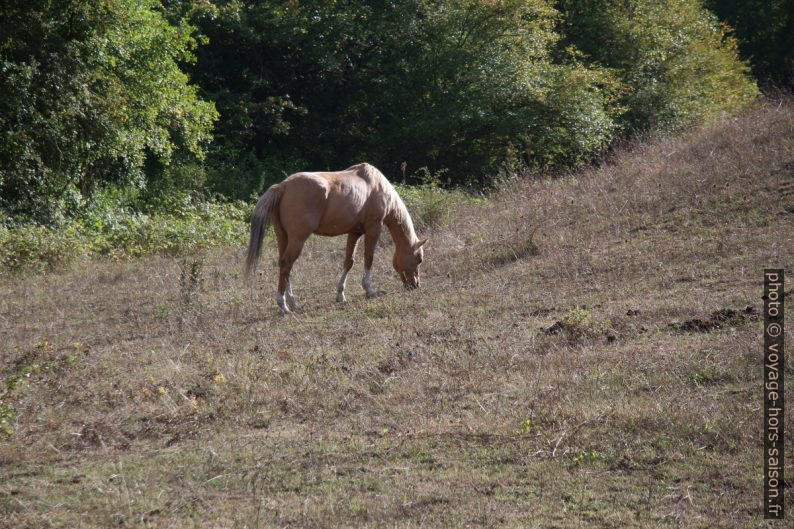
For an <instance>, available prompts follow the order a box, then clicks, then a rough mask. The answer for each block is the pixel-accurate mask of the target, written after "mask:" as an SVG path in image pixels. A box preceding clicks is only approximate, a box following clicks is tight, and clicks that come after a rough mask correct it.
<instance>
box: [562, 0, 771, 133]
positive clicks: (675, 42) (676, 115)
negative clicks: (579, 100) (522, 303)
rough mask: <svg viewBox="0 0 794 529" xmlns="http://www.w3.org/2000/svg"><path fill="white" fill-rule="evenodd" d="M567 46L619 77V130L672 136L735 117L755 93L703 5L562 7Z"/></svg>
mask: <svg viewBox="0 0 794 529" xmlns="http://www.w3.org/2000/svg"><path fill="white" fill-rule="evenodd" d="M560 5H561V8H562V10H563V13H564V24H563V27H564V34H565V40H564V42H565V44H573V45H575V46H576V47H577V48H578V49H580V50H581V51H582V52H584V53H585V54H586V55H587V56H588V57H589V58H590V62H591V63H592V64H597V65H600V66H606V67H608V68H610V69H612V71H614V72H615V73H616V74H617V75H618V77H619V78H620V80H621V81H622V82H623V83H624V84H625V86H626V88H627V90H626V92H625V95H624V97H623V98H622V104H623V105H624V106H625V107H626V109H627V112H626V114H625V115H624V116H623V118H622V124H623V125H624V126H627V127H631V128H640V129H662V130H673V129H677V128H680V127H682V126H687V125H692V124H697V123H701V122H705V121H709V120H712V119H714V118H717V117H721V116H722V115H724V114H728V113H733V112H735V111H736V110H738V109H740V108H742V107H743V106H745V105H747V104H748V103H749V102H751V101H753V100H754V99H755V98H756V97H757V95H758V90H757V87H756V85H755V82H754V81H753V80H752V79H751V78H750V77H749V75H748V67H747V65H746V64H745V63H744V62H743V61H742V60H740V58H739V55H738V52H737V44H736V40H735V39H734V38H733V37H731V36H729V35H728V34H727V30H726V28H725V27H723V26H721V25H720V24H719V23H718V21H717V19H716V17H714V16H713V15H712V14H711V13H710V12H709V11H707V10H706V9H705V8H704V7H703V5H702V2H701V1H700V0H625V1H621V2H614V1H612V0H563V1H562V2H561V3H560Z"/></svg>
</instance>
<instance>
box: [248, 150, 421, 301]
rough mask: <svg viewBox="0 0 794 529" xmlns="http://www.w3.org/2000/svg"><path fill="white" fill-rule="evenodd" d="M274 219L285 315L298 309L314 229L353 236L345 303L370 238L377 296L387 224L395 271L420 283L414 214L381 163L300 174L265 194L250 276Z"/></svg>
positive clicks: (413, 284) (255, 224) (340, 295)
mask: <svg viewBox="0 0 794 529" xmlns="http://www.w3.org/2000/svg"><path fill="white" fill-rule="evenodd" d="M271 222H272V224H273V229H274V230H275V232H276V240H277V241H278V256H279V257H278V264H279V276H278V294H277V295H276V302H277V303H278V308H279V309H280V310H281V313H282V314H287V313H289V312H291V311H295V310H298V306H297V303H296V302H295V296H294V295H293V293H292V286H291V285H290V280H289V275H290V271H291V270H292V265H293V264H294V263H295V260H296V259H298V257H299V256H300V254H301V250H302V249H303V243H304V242H306V239H308V238H309V236H310V235H311V234H312V233H316V234H318V235H327V236H336V235H342V234H345V233H346V234H347V250H346V251H345V261H344V264H343V266H342V277H340V278H339V283H338V285H337V289H336V290H337V294H336V300H337V301H340V302H343V301H345V281H346V280H347V274H348V272H350V268H351V267H352V266H353V256H354V254H355V253H356V246H357V244H358V240H359V239H360V238H361V236H362V235H363V236H364V278H363V280H362V281H361V284H362V286H363V287H364V290H365V291H366V293H367V297H373V296H375V295H376V293H375V290H373V288H372V284H371V280H370V271H371V270H372V258H373V256H374V254H375V245H376V244H377V242H378V238H379V237H380V231H381V228H382V227H383V225H384V224H385V225H386V227H387V228H388V229H389V231H390V232H391V236H392V239H394V259H393V264H394V269H395V270H396V271H397V275H398V276H399V277H400V279H402V281H403V283H404V284H405V286H406V288H411V289H413V288H417V287H418V286H419V264H420V263H421V262H422V246H423V245H424V244H425V243H426V242H427V239H423V240H421V241H420V240H419V239H418V238H417V237H416V232H414V225H413V222H412V221H411V216H410V215H409V214H408V210H407V209H406V208H405V204H404V203H403V201H402V199H401V198H400V196H399V195H398V194H397V192H396V191H395V190H394V188H393V187H392V185H391V184H390V183H389V181H388V180H386V177H385V176H383V173H381V172H380V171H378V170H377V169H376V168H375V167H373V166H371V165H369V164H366V163H362V164H359V165H354V166H353V167H349V168H348V169H345V170H344V171H338V172H328V173H296V174H294V175H291V176H289V177H288V178H287V179H286V180H284V181H283V182H281V183H280V184H275V185H273V186H270V188H268V190H267V191H266V192H265V194H264V195H262V196H261V197H260V198H259V202H257V204H256V208H255V209H254V214H253V216H252V218H251V241H250V242H249V243H248V257H247V259H246V262H245V273H246V276H250V273H251V270H252V269H253V268H254V267H255V266H256V262H257V261H258V260H259V257H260V255H261V254H262V240H263V239H264V237H265V233H266V232H267V228H268V225H269V224H270V223H271Z"/></svg>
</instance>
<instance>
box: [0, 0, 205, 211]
mask: <svg viewBox="0 0 794 529" xmlns="http://www.w3.org/2000/svg"><path fill="white" fill-rule="evenodd" d="M3 4H4V5H3V17H2V19H0V70H2V75H0V138H2V139H1V140H0V208H1V209H2V210H4V211H5V212H7V213H8V214H10V215H12V216H24V217H32V218H34V219H38V220H41V221H52V220H54V219H56V218H57V217H58V216H59V215H62V214H65V213H68V211H69V210H70V208H74V207H75V206H76V205H78V204H79V203H80V202H81V201H82V200H83V199H84V198H85V197H87V196H90V195H91V193H92V192H93V190H94V189H95V188H96V187H97V186H99V185H102V184H104V183H109V182H113V183H116V184H119V185H121V186H135V187H139V188H140V187H144V186H145V185H146V175H145V173H144V167H145V165H146V162H147V159H148V160H156V161H158V162H159V163H160V164H161V165H166V166H167V165H168V164H169V163H170V162H171V161H172V160H173V159H174V158H175V157H178V158H180V159H189V158H201V157H202V156H203V154H204V150H205V148H206V145H207V143H208V142H209V141H210V139H211V136H210V131H211V128H212V124H213V121H214V119H215V118H216V112H215V110H214V108H213V105H212V104H211V103H208V102H204V101H201V100H200V99H199V98H198V97H197V91H196V88H195V87H193V86H191V85H190V84H188V78H187V76H186V75H185V74H184V73H183V72H182V71H181V70H180V68H179V65H178V63H179V62H190V61H191V60H192V59H193V56H192V50H193V49H194V48H195V45H196V41H195V39H194V38H193V37H192V36H191V33H192V28H191V27H190V26H189V25H187V24H179V25H171V24H169V23H168V22H167V21H166V20H165V19H164V18H163V16H162V14H161V12H160V11H159V9H160V4H159V2H157V1H155V0H94V1H91V0H61V1H59V2H51V1H47V0H28V1H25V2H21V1H5V2H4V3H3ZM150 177H151V178H156V175H150Z"/></svg>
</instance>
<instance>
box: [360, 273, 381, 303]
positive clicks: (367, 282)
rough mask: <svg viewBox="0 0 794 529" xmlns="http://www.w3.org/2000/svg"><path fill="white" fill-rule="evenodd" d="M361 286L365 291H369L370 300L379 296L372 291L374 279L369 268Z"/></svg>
mask: <svg viewBox="0 0 794 529" xmlns="http://www.w3.org/2000/svg"><path fill="white" fill-rule="evenodd" d="M361 286H363V287H364V290H366V291H367V297H368V298H374V297H375V296H377V295H378V293H377V292H375V291H374V290H373V289H372V279H371V272H370V269H369V268H365V269H364V278H363V279H362V280H361Z"/></svg>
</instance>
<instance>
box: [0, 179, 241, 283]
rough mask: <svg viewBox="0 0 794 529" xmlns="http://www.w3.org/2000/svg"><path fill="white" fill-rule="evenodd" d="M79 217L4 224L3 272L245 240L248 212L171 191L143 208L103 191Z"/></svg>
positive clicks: (0, 243) (0, 238)
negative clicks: (50, 223) (56, 222)
mask: <svg viewBox="0 0 794 529" xmlns="http://www.w3.org/2000/svg"><path fill="white" fill-rule="evenodd" d="M98 198H99V200H96V201H94V202H93V204H92V205H91V207H89V208H88V209H86V210H85V211H84V212H83V213H82V214H81V215H80V216H79V217H76V218H74V219H71V220H69V221H67V222H65V223H63V225H61V226H59V227H47V226H41V225H35V224H22V225H10V226H2V225H0V273H2V272H5V273H9V272H10V273H14V272H22V271H42V270H53V269H57V268H60V267H63V266H65V265H67V264H68V263H70V262H71V261H73V260H74V259H76V258H79V257H90V256H112V257H116V258H118V257H124V256H142V255H151V254H165V255H181V254H185V253H187V252H191V251H195V250H198V249H204V248H209V247H213V246H218V245H224V244H234V245H242V244H244V243H245V240H246V234H247V229H248V220H249V215H250V210H249V207H248V205H247V204H245V203H242V202H233V203H223V202H216V201H197V200H195V199H193V198H191V197H190V196H189V195H184V194H183V195H173V196H171V197H169V199H168V201H167V202H166V203H164V204H162V207H161V209H158V210H155V211H152V212H149V213H147V212H142V211H138V210H136V209H134V208H133V207H132V206H131V205H130V204H131V203H132V199H131V198H130V197H129V196H125V195H124V193H118V192H116V193H100V194H99V195H98Z"/></svg>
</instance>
